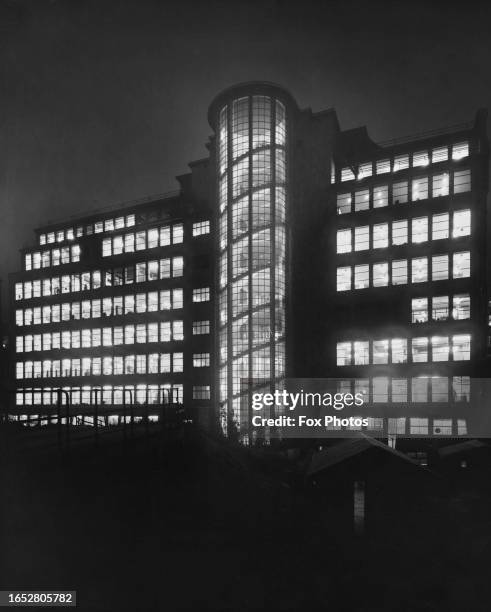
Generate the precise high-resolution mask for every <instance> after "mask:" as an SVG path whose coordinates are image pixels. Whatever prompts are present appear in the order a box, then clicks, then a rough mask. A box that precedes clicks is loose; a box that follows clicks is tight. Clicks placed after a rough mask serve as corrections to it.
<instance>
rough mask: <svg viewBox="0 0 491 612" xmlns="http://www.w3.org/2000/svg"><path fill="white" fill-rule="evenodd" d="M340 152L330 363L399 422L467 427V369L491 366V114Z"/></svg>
mask: <svg viewBox="0 0 491 612" xmlns="http://www.w3.org/2000/svg"><path fill="white" fill-rule="evenodd" d="M357 137H358V138H359V139H360V140H364V139H365V135H364V134H363V133H361V132H359V133H358V134H357ZM367 145H368V143H367ZM336 161H337V163H336V166H335V170H334V172H333V176H332V180H333V189H332V195H331V197H330V203H331V206H332V207H333V208H335V210H336V218H335V220H333V221H334V222H333V224H332V226H330V228H329V230H328V235H329V237H328V243H329V244H330V245H332V246H331V253H332V255H333V257H332V259H331V265H330V268H329V270H330V276H331V278H335V291H336V298H335V300H334V302H332V304H333V307H332V308H331V309H330V315H331V316H333V317H334V318H335V320H336V321H337V326H336V328H333V329H331V330H330V333H329V335H328V344H329V346H330V347H333V348H334V346H335V347H336V353H335V356H334V354H333V351H328V353H329V355H330V359H331V366H332V371H334V372H336V374H337V375H338V376H347V377H350V378H352V379H355V380H354V381H349V382H348V381H347V382H346V386H347V387H350V388H353V387H355V388H356V390H357V391H364V392H365V393H367V394H368V393H371V397H372V401H374V402H378V403H380V404H384V403H387V404H389V406H390V407H391V410H389V412H388V413H387V411H384V413H385V414H392V416H393V417H394V418H393V419H392V420H391V421H390V422H389V427H390V428H392V429H393V433H402V434H406V435H407V434H421V435H427V434H434V435H459V434H465V433H468V429H469V427H470V428H471V429H472V423H470V422H468V416H469V415H468V410H467V408H466V404H467V403H468V400H469V396H470V390H471V377H479V376H481V377H484V376H486V375H487V368H486V351H487V349H486V340H487V314H486V310H487V289H486V286H487V274H486V250H487V249H486V247H487V244H486V238H487V229H486V224H487V218H486V196H487V190H488V142H487V136H486V128H485V113H483V112H479V113H478V114H477V116H476V120H475V122H474V123H472V124H468V125H464V126H457V127H455V128H451V129H448V130H442V131H440V132H435V133H433V134H431V135H427V136H421V137H418V138H411V139H405V140H401V141H398V142H392V143H389V144H388V145H386V146H373V147H372V150H370V149H369V147H368V146H367V147H366V148H365V150H363V151H360V152H358V151H356V149H354V150H353V149H352V150H351V151H349V153H348V152H346V151H343V153H342V154H341V155H340V156H339V157H338V159H337V160H336ZM334 359H335V362H334ZM408 403H409V404H410V405H411V410H410V414H411V415H413V416H412V417H411V418H403V417H401V414H403V411H401V407H402V406H404V405H407V404H408ZM398 416H399V417H400V418H397V417H398ZM406 416H407V413H406ZM469 433H470V432H469ZM478 433H479V432H477V431H476V432H475V434H476V435H478Z"/></svg>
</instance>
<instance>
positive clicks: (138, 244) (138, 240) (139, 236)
mask: <svg viewBox="0 0 491 612" xmlns="http://www.w3.org/2000/svg"><path fill="white" fill-rule="evenodd" d="M135 248H136V250H137V251H143V250H144V249H146V248H147V232H145V231H143V232H136V235H135Z"/></svg>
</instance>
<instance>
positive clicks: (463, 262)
mask: <svg viewBox="0 0 491 612" xmlns="http://www.w3.org/2000/svg"><path fill="white" fill-rule="evenodd" d="M452 269H453V278H467V277H468V276H470V275H471V254H470V252H469V251H464V252H462V253H454V255H453V267H452Z"/></svg>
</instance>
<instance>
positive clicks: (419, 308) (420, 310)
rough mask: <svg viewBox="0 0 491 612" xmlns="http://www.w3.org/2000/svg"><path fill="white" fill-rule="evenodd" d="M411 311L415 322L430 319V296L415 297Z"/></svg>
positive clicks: (423, 321) (424, 321)
mask: <svg viewBox="0 0 491 612" xmlns="http://www.w3.org/2000/svg"><path fill="white" fill-rule="evenodd" d="M411 312H412V322H413V323H426V321H428V298H413V299H412V300H411Z"/></svg>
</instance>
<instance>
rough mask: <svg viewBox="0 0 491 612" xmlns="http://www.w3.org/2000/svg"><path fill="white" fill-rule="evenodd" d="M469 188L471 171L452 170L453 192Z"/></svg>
mask: <svg viewBox="0 0 491 612" xmlns="http://www.w3.org/2000/svg"><path fill="white" fill-rule="evenodd" d="M470 190H471V171H470V170H461V171H460V172H454V175H453V192H454V193H465V192H466V191H470Z"/></svg>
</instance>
